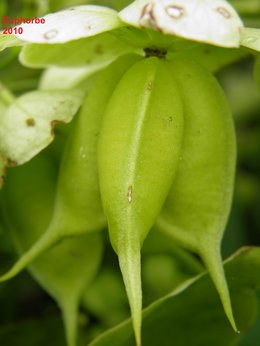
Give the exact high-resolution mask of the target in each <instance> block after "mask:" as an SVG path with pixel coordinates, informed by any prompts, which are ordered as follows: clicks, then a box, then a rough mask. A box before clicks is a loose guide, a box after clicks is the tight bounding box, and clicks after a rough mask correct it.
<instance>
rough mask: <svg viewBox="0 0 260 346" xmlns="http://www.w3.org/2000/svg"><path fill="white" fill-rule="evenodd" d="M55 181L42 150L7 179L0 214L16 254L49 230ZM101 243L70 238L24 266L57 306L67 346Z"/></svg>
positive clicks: (94, 237)
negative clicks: (59, 309) (63, 326)
mask: <svg viewBox="0 0 260 346" xmlns="http://www.w3.org/2000/svg"><path fill="white" fill-rule="evenodd" d="M48 154H49V153H48ZM56 179H57V172H56V167H55V163H53V162H51V160H50V159H49V155H47V152H46V151H45V152H44V153H41V154H40V155H38V156H37V157H35V158H34V159H33V160H31V161H30V162H28V163H26V164H25V165H23V166H20V167H17V168H16V169H14V170H12V171H10V172H9V174H8V176H7V181H6V184H5V189H4V191H3V192H4V196H3V197H4V205H3V208H2V209H3V212H4V213H3V214H4V219H5V222H6V224H7V228H8V230H9V229H10V230H11V234H12V238H13V240H14V244H15V247H16V250H17V252H18V253H19V254H22V253H23V252H24V251H26V249H28V248H29V247H30V246H31V245H32V244H33V243H34V242H35V241H36V240H37V239H38V238H39V237H40V236H41V234H42V233H43V232H44V231H45V228H46V227H47V226H48V223H49V221H50V218H51V216H52V208H53V203H54V197H55V183H56ZM21 182H23V183H22V184H21ZM21 200H22V201H23V203H22V204H21V203H20V201H21ZM36 201H37V203H36ZM102 243H103V239H102V236H101V234H100V232H93V233H91V234H84V235H80V236H78V237H73V238H68V239H66V240H64V241H62V242H61V243H59V244H58V245H56V246H54V247H52V248H51V249H50V250H49V251H46V252H45V253H44V254H42V255H41V256H39V257H38V258H37V259H36V260H35V261H33V263H31V264H30V265H29V267H28V269H29V271H30V272H31V274H32V276H33V277H34V278H35V279H36V280H37V281H38V282H39V283H40V285H41V286H42V287H43V288H44V289H45V290H46V291H47V292H48V293H49V294H50V295H52V297H54V298H55V300H56V301H57V303H58V304H59V306H60V308H61V310H62V313H63V318H64V324H65V330H66V336H67V342H68V346H75V345H76V340H77V327H78V323H77V322H78V305H79V299H80V297H81V295H82V292H83V290H84V289H85V287H86V285H87V284H88V283H90V282H91V281H92V279H93V277H94V275H95V274H96V271H97V269H98V267H99V264H100V262H101V258H102V249H103V246H102ZM75 254H76V255H75Z"/></svg>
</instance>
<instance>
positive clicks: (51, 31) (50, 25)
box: [17, 5, 122, 43]
mask: <svg viewBox="0 0 260 346" xmlns="http://www.w3.org/2000/svg"><path fill="white" fill-rule="evenodd" d="M43 19H44V20H45V23H29V24H27V23H25V24H23V25H21V26H20V27H21V28H22V29H23V33H22V34H17V37H19V39H21V40H24V41H27V42H30V43H64V42H68V41H72V40H77V39H79V38H83V37H90V36H95V35H97V34H99V33H102V32H105V31H109V30H112V29H115V28H118V27H120V26H122V22H121V21H120V19H119V18H118V16H117V12H116V11H114V10H112V9H110V8H107V7H103V6H94V5H85V6H84V5H83V6H76V7H71V8H69V9H67V10H64V11H60V12H56V13H51V14H48V15H46V16H45V17H43Z"/></svg>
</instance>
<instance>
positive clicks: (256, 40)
mask: <svg viewBox="0 0 260 346" xmlns="http://www.w3.org/2000/svg"><path fill="white" fill-rule="evenodd" d="M240 44H241V46H244V47H247V48H250V49H254V50H256V51H258V52H260V29H254V28H245V29H244V30H243V31H242V36H241V42H240Z"/></svg>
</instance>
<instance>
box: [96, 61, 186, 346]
mask: <svg viewBox="0 0 260 346" xmlns="http://www.w3.org/2000/svg"><path fill="white" fill-rule="evenodd" d="M182 135H183V108H182V100H181V97H180V95H179V92H178V88H177V86H176V84H175V81H174V80H173V78H172V76H171V73H170V71H169V68H168V65H167V64H166V62H165V61H164V60H160V59H158V58H156V57H152V58H145V59H143V60H142V61H140V62H138V63H136V64H135V65H134V66H133V67H132V68H130V69H129V70H128V71H127V72H126V74H125V75H124V77H123V78H122V79H121V81H120V82H119V84H118V85H117V87H116V89H115V91H114V93H113V95H112V97H111V99H110V102H109V104H108V107H107V111H106V114H105V117H104V120H103V123H102V128H101V133H100V140H99V147H98V167H99V178H100V189H101V196H102V201H103V206H104V211H105V214H106V216H107V220H108V225H109V233H110V240H111V243H112V245H113V247H114V249H115V251H116V252H117V253H118V255H119V264H120V268H121V271H122V274H123V279H124V282H125V286H126V290H127V294H128V298H129V302H130V307H131V313H132V316H133V323H134V329H135V335H136V341H137V344H140V327H141V279H140V249H141V245H142V242H143V240H144V239H145V237H146V235H147V233H148V232H149V230H150V229H151V227H152V225H153V224H154V222H155V220H156V217H157V216H158V214H159V212H160V209H161V207H162V205H163V203H164V201H165V198H166V196H167V194H168V191H169V188H170V186H171V183H172V180H173V176H174V173H175V170H176V166H177V163H178V161H179V154H180V149H181V144H182Z"/></svg>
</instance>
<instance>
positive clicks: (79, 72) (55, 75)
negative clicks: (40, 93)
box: [39, 62, 108, 90]
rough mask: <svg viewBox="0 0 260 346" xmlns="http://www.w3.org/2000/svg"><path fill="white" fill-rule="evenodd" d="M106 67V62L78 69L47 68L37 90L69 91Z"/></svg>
mask: <svg viewBox="0 0 260 346" xmlns="http://www.w3.org/2000/svg"><path fill="white" fill-rule="evenodd" d="M106 65H108V63H107V62H103V63H100V64H92V65H86V66H80V67H56V66H52V67H49V68H47V69H46V70H45V71H44V72H43V74H42V76H41V79H40V85H39V88H40V90H69V89H72V88H75V87H76V86H78V84H80V83H81V82H83V81H84V80H85V79H86V78H88V77H90V76H92V75H93V74H94V73H95V72H97V71H98V70H100V69H102V68H104V67H106ZM61 81H62V83H61Z"/></svg>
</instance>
